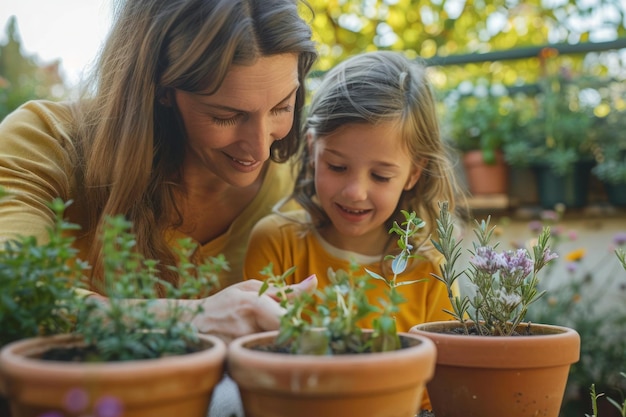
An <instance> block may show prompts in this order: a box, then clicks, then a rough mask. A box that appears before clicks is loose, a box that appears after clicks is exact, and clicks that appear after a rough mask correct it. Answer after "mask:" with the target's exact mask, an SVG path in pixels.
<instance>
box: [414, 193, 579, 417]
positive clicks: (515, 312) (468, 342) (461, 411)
mask: <svg viewBox="0 0 626 417" xmlns="http://www.w3.org/2000/svg"><path fill="white" fill-rule="evenodd" d="M489 220H490V219H489V218H487V220H483V221H481V222H478V221H475V229H474V233H475V235H476V238H477V241H476V242H474V244H473V249H472V251H471V254H472V257H471V260H470V266H469V268H467V269H463V270H462V271H461V272H458V271H457V270H456V265H455V264H456V262H457V260H458V259H459V257H460V255H461V254H460V246H459V243H460V242H457V240H456V239H455V237H454V236H455V232H454V222H453V221H452V217H451V215H450V213H449V212H448V209H447V203H445V202H443V203H441V209H440V217H439V219H438V224H437V233H438V240H433V244H434V245H435V247H436V248H437V250H439V251H440V252H441V253H442V254H443V255H444V259H445V262H444V265H443V266H442V267H441V275H436V276H435V277H436V278H437V279H440V280H441V281H443V282H444V283H445V284H446V286H447V287H448V289H449V292H448V293H449V294H450V297H451V301H452V306H453V310H452V311H449V313H450V314H451V316H452V317H453V318H454V320H453V321H446V322H434V323H424V324H420V325H416V326H414V327H413V328H411V330H410V331H411V332H413V333H416V334H419V335H421V336H425V337H429V338H431V339H432V340H433V341H434V342H435V344H436V345H437V365H436V368H435V376H434V377H433V379H432V380H431V381H430V382H429V383H428V386H427V388H428V393H429V395H430V398H431V402H432V405H433V411H434V413H435V415H436V416H437V417H450V416H452V417H461V416H464V417H467V416H475V417H479V416H480V417H491V416H494V417H495V416H503V415H506V416H511V417H522V416H529V415H542V416H547V417H557V416H558V414H559V409H560V406H561V401H562V398H563V393H564V390H565V384H566V381H567V376H568V371H569V368H570V365H571V363H574V362H576V361H577V360H578V357H579V348H580V338H579V335H578V333H576V332H575V331H574V330H572V329H568V328H565V327H559V326H551V325H538V324H531V323H525V322H523V320H524V317H525V315H526V312H527V310H528V307H529V306H530V305H531V304H532V303H534V302H535V301H536V300H537V299H539V297H541V296H542V294H543V293H541V292H539V291H538V290H537V284H538V277H537V274H538V272H539V271H540V270H541V269H542V268H543V267H544V266H545V265H546V264H547V263H549V262H550V261H551V260H552V259H554V257H555V256H556V255H555V254H554V253H553V252H551V250H550V248H549V245H548V242H549V237H550V231H549V228H545V229H544V230H543V231H542V233H541V234H540V236H539V238H538V240H537V242H536V243H535V245H534V246H533V248H532V255H531V254H530V253H529V252H528V251H527V250H526V249H519V250H516V251H504V252H497V251H496V247H497V246H498V244H495V245H492V244H491V243H490V240H491V237H492V234H493V230H494V228H493V227H490V226H489ZM461 275H465V276H466V277H467V279H468V280H469V281H470V283H471V286H472V287H473V289H474V294H472V295H471V296H470V295H464V296H454V295H453V293H452V291H451V289H452V285H453V284H454V282H455V281H456V280H457V279H458V278H459V277H461ZM555 352H558V354H555Z"/></svg>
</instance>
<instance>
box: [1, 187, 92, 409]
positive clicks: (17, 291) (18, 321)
mask: <svg viewBox="0 0 626 417" xmlns="http://www.w3.org/2000/svg"><path fill="white" fill-rule="evenodd" d="M0 198H1V199H5V198H11V197H10V196H9V195H8V193H7V192H5V191H4V190H3V189H0ZM50 208H51V209H52V211H53V212H54V213H55V226H54V230H50V232H49V235H48V237H49V239H48V241H47V242H45V243H42V244H38V242H36V241H35V238H34V237H32V236H26V237H23V238H20V239H7V240H5V241H4V242H2V248H1V249H0V299H1V300H2V301H1V302H0V323H2V331H1V332H0V348H2V347H4V346H6V345H8V344H9V343H11V342H15V341H17V340H21V339H26V338H31V337H36V336H46V335H52V334H58V333H66V332H68V331H69V330H70V329H71V327H72V324H73V318H72V315H71V314H70V311H71V309H72V306H73V305H74V303H75V301H76V293H75V291H74V290H73V288H72V281H73V280H75V279H79V278H80V276H81V274H82V271H83V268H84V267H85V265H84V264H83V263H81V262H70V261H72V260H74V259H75V257H76V253H77V251H76V250H75V249H73V248H72V247H71V242H72V238H70V237H67V236H65V235H64V233H65V232H66V231H68V230H69V229H71V228H72V225H70V224H67V223H65V222H64V221H63V217H62V215H63V212H64V210H65V208H66V205H65V204H64V203H63V202H62V201H60V200H55V201H53V202H52V204H51V205H50ZM44 283H45V285H42V284H44ZM5 391H6V388H5V387H4V383H3V379H2V377H1V375H0V415H3V416H5V415H9V404H8V400H7V399H6V397H5V395H6V392H5Z"/></svg>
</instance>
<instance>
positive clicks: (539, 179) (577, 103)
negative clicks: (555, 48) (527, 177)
mask: <svg viewBox="0 0 626 417" xmlns="http://www.w3.org/2000/svg"><path fill="white" fill-rule="evenodd" d="M530 98H531V99H532V100H535V101H536V105H535V112H534V114H532V115H529V116H527V117H526V118H525V119H524V120H520V124H519V126H518V129H517V132H518V136H517V137H516V138H515V139H514V140H511V141H507V142H506V143H505V144H504V145H503V150H504V155H505V159H506V161H507V162H508V163H509V165H511V166H513V167H520V168H524V167H530V168H531V169H532V171H533V172H534V175H535V181H536V188H537V194H538V200H539V204H540V205H541V206H542V207H543V208H545V209H552V208H554V206H555V205H556V204H559V203H562V204H565V205H566V206H567V207H569V208H580V207H584V206H585V205H586V204H587V198H588V188H589V178H590V174H591V168H592V166H593V163H594V161H593V155H592V140H591V133H590V129H591V120H592V113H591V109H590V108H588V107H585V106H584V105H583V103H582V102H581V100H580V86H579V85H577V83H576V82H575V80H574V79H573V77H572V76H571V75H570V74H569V72H568V71H566V70H563V69H561V70H560V71H559V72H557V73H556V74H553V75H547V76H546V77H545V78H544V79H543V80H541V82H540V84H539V92H538V93H537V94H535V95H534V96H532V97H530Z"/></svg>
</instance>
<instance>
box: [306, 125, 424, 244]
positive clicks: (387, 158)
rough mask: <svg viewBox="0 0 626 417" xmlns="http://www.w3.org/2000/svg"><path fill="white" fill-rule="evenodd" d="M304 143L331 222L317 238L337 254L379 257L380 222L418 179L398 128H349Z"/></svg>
mask: <svg viewBox="0 0 626 417" xmlns="http://www.w3.org/2000/svg"><path fill="white" fill-rule="evenodd" d="M308 138H309V146H311V147H312V149H311V151H312V155H313V158H314V164H315V188H316V193H317V197H318V198H319V202H320V204H321V206H322V208H323V209H324V211H325V212H326V214H327V215H328V216H329V218H330V220H331V221H332V226H331V227H327V228H326V229H325V230H322V231H321V233H322V235H323V236H324V238H326V239H327V240H328V241H329V242H330V243H331V244H333V245H335V246H337V247H339V248H341V249H347V250H352V251H355V252H359V253H362V254H365V255H368V254H371V255H377V254H380V250H381V249H382V247H383V246H384V243H385V242H386V240H387V237H388V233H387V232H388V231H387V230H386V226H385V225H384V223H385V221H386V220H387V219H388V218H389V217H390V216H391V215H392V214H393V212H394V210H395V209H396V206H397V204H398V201H399V199H400V195H401V194H402V192H403V191H404V190H408V189H410V188H412V187H413V186H414V185H415V183H416V182H417V180H418V179H419V176H420V174H421V168H419V167H418V166H417V165H416V164H415V162H414V161H413V160H412V159H411V157H410V156H409V154H408V151H407V149H406V148H405V147H404V146H403V144H402V141H401V139H400V131H399V127H398V124H397V123H396V122H393V121H389V122H384V123H380V124H378V125H371V124H367V123H363V124H349V125H345V126H343V127H341V128H340V129H338V130H337V131H335V132H333V133H332V134H331V135H329V136H326V137H320V138H318V139H317V140H314V139H313V138H312V136H311V135H309V136H308Z"/></svg>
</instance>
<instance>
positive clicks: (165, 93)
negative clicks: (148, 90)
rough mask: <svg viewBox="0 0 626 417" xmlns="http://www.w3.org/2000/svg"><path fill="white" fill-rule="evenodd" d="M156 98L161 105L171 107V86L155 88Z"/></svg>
mask: <svg viewBox="0 0 626 417" xmlns="http://www.w3.org/2000/svg"><path fill="white" fill-rule="evenodd" d="M157 99H158V102H159V104H160V105H161V106H164V107H172V104H173V102H174V92H173V90H172V89H171V88H159V89H157Z"/></svg>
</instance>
